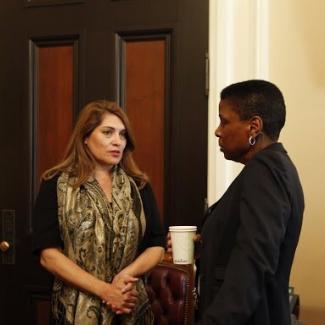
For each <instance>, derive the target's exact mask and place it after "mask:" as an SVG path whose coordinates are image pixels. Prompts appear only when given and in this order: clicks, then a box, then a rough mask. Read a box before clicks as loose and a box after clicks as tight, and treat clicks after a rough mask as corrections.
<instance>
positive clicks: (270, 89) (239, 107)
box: [220, 79, 286, 140]
mask: <svg viewBox="0 0 325 325" xmlns="http://www.w3.org/2000/svg"><path fill="white" fill-rule="evenodd" d="M220 98H221V100H225V99H226V100H229V101H231V102H232V103H233V104H234V110H235V111H236V113H237V114H238V115H239V117H240V119H241V120H249V119H250V118H251V117H253V116H255V115H257V116H260V117H261V119H262V120H263V132H264V133H265V134H266V135H267V136H269V137H270V139H272V140H277V139H278V138H279V135H280V131H281V129H282V128H283V126H284V124H285V119H286V107H285V102H284V98H283V95H282V92H281V91H280V89H279V88H278V87H277V86H276V85H274V84H273V83H271V82H269V81H265V80H258V79H253V80H246V81H242V82H238V83H234V84H232V85H230V86H228V87H226V88H224V89H223V90H222V91H221V94H220Z"/></svg>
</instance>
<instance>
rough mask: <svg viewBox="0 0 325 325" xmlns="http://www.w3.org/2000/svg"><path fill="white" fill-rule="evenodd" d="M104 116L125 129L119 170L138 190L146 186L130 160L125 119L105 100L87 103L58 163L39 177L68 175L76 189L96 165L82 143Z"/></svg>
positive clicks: (131, 140) (131, 141) (143, 176)
mask: <svg viewBox="0 0 325 325" xmlns="http://www.w3.org/2000/svg"><path fill="white" fill-rule="evenodd" d="M105 114H114V115H116V116H117V117H119V118H120V119H121V121H122V122H123V124H124V126H125V130H126V139H127V142H126V147H125V149H124V152H123V156H122V159H121V161H120V166H121V167H122V168H123V169H124V171H125V172H126V173H127V174H128V175H129V176H131V177H132V178H134V180H135V181H136V183H137V184H138V185H139V186H140V187H143V186H144V185H145V184H146V183H147V182H148V176H147V175H146V174H145V173H143V172H142V171H141V170H140V169H139V168H138V166H137V164H136V163H135V161H134V159H133V157H132V151H133V150H134V149H135V141H134V136H133V133H132V130H131V126H130V122H129V119H128V117H127V116H126V114H125V112H124V111H123V110H122V109H121V108H120V107H119V106H118V105H117V104H116V103H114V102H110V101H107V100H96V101H93V102H90V103H89V104H87V105H86V106H85V107H84V108H83V109H82V110H81V112H80V114H79V118H78V120H77V123H76V125H75V128H74V130H73V133H72V135H71V138H70V141H69V143H68V146H67V148H66V151H65V154H64V157H63V159H62V161H61V162H59V163H58V164H57V165H55V166H54V167H52V168H50V169H48V170H46V171H45V172H44V173H43V175H42V178H43V179H50V178H52V177H54V176H55V175H57V174H58V173H60V172H69V173H70V174H71V175H73V176H75V177H76V183H75V187H79V186H80V185H81V184H83V183H85V182H86V181H87V180H88V179H89V177H90V176H91V174H92V172H93V171H94V169H95V165H96V161H95V158H94V157H93V155H92V154H91V152H90V150H89V149H88V147H87V145H85V140H86V138H88V137H89V136H90V134H91V133H92V132H93V130H94V129H95V128H96V127H97V126H98V125H100V124H101V122H102V121H103V118H104V115H105Z"/></svg>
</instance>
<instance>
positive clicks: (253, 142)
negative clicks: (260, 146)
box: [248, 135, 256, 146]
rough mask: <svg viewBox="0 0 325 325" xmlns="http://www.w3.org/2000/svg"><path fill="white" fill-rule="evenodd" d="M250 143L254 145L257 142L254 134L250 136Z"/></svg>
mask: <svg viewBox="0 0 325 325" xmlns="http://www.w3.org/2000/svg"><path fill="white" fill-rule="evenodd" d="M248 143H249V144H250V145H251V146H253V145H254V144H255V143H256V138H253V136H252V135H251V136H249V138H248Z"/></svg>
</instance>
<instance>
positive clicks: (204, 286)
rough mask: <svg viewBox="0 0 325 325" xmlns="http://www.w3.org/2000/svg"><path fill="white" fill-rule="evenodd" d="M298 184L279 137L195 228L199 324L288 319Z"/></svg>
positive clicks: (279, 323) (274, 324) (278, 323)
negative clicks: (198, 238) (198, 255)
mask: <svg viewBox="0 0 325 325" xmlns="http://www.w3.org/2000/svg"><path fill="white" fill-rule="evenodd" d="M303 210H304V198H303V191H302V188H301V185H300V181H299V177H298V174H297V171H296V168H295V167H294V165H293V163H292V161H291V160H290V158H289V156H288V155H287V153H286V151H285V150H284V148H283V147H282V145H281V144H280V143H275V144H272V145H270V146H269V147H267V148H266V149H264V150H262V151H260V152H259V153H258V154H256V155H255V156H254V157H253V158H252V159H251V160H250V161H249V162H248V163H247V164H246V166H245V167H244V168H243V170H242V171H241V173H240V174H239V175H238V177H237V178H236V179H235V180H234V181H233V183H232V184H231V185H230V187H229V188H228V190H227V191H226V193H225V194H224V195H223V196H222V198H221V199H220V200H219V201H218V202H217V203H215V204H214V205H213V206H212V207H211V208H210V209H209V211H208V214H207V216H206V220H205V222H204V225H203V229H202V252H201V260H200V298H199V311H200V321H199V323H198V324H199V325H212V324H213V325H289V324H290V309H289V297H288V286H289V275H290V270H291V265H292V261H293V257H294V254H295V249H296V246H297V243H298V239H299V234H300V229H301V224H302V216H303Z"/></svg>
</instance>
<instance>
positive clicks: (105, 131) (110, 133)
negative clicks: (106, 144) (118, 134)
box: [103, 130, 113, 136]
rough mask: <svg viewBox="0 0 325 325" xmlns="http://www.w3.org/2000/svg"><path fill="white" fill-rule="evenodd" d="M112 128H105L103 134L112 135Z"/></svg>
mask: <svg viewBox="0 0 325 325" xmlns="http://www.w3.org/2000/svg"><path fill="white" fill-rule="evenodd" d="M112 133H113V132H112V130H104V131H103V134H104V135H105V136H110V135H112Z"/></svg>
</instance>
